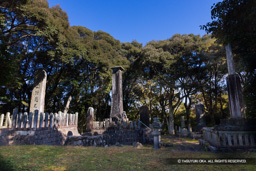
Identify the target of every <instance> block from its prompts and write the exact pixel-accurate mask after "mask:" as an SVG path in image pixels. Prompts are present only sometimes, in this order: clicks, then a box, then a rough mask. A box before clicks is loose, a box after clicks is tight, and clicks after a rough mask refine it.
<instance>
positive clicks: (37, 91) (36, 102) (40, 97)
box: [29, 69, 47, 113]
mask: <svg viewBox="0 0 256 171" xmlns="http://www.w3.org/2000/svg"><path fill="white" fill-rule="evenodd" d="M46 79H47V73H46V72H45V70H43V69H39V70H38V71H37V73H36V76H35V80H34V88H33V90H32V95H31V102H30V109H29V112H34V111H35V110H38V111H39V113H44V103H45V90H46Z"/></svg>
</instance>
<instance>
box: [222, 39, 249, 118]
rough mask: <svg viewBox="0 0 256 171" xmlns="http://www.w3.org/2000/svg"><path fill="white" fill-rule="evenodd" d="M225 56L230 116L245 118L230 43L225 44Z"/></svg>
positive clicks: (239, 84)
mask: <svg viewBox="0 0 256 171" xmlns="http://www.w3.org/2000/svg"><path fill="white" fill-rule="evenodd" d="M226 57H227V64H228V76H227V87H228V99H229V111H230V116H231V118H233V119H240V118H246V116H245V113H244V103H243V94H242V89H241V83H240V79H239V76H238V74H236V73H235V67H234V61H233V56H232V50H231V45H230V44H228V45H227V46H226Z"/></svg>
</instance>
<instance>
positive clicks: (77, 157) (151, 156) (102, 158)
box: [0, 145, 256, 171]
mask: <svg viewBox="0 0 256 171" xmlns="http://www.w3.org/2000/svg"><path fill="white" fill-rule="evenodd" d="M172 150H173V149H172V147H168V148H162V149H160V150H154V149H152V146H144V147H143V148H142V149H136V148H133V147H132V146H123V147H107V148H104V147H80V146H79V147H75V146H44V145H37V146H35V145H23V146H1V147H0V170H173V169H174V170H183V169H184V170H207V171H209V170H255V168H256V165H185V164H182V165H179V164H171V163H170V161H169V159H170V158H216V157H217V158H223V157H225V158H230V157H237V158H239V157H241V158H245V157H246V158H256V153H253V152H250V153H249V152H242V153H210V152H186V151H185V152H184V151H172Z"/></svg>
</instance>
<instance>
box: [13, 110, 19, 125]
mask: <svg viewBox="0 0 256 171" xmlns="http://www.w3.org/2000/svg"><path fill="white" fill-rule="evenodd" d="M17 114H18V109H17V108H15V109H13V117H12V128H16V122H17Z"/></svg>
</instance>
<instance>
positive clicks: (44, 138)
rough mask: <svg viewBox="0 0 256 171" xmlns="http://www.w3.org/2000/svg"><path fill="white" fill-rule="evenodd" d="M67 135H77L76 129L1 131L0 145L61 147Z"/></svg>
mask: <svg viewBox="0 0 256 171" xmlns="http://www.w3.org/2000/svg"><path fill="white" fill-rule="evenodd" d="M68 134H69V135H76V136H77V135H79V133H78V131H77V127H76V126H75V127H62V128H61V127H60V128H56V127H54V128H39V129H1V130H0V145H25V144H26V145H63V144H65V141H66V139H67V136H68Z"/></svg>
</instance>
